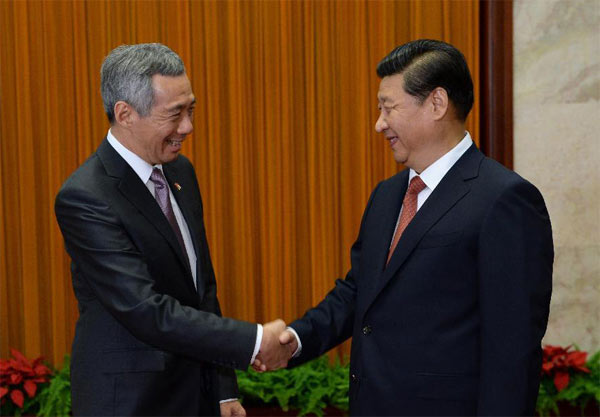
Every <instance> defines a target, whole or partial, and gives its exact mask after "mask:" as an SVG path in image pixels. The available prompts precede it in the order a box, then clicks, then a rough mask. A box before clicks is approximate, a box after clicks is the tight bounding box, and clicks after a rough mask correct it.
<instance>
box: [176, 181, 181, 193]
mask: <svg viewBox="0 0 600 417" xmlns="http://www.w3.org/2000/svg"><path fill="white" fill-rule="evenodd" d="M175 188H177V191H181V185H179V183H178V182H176V183H175Z"/></svg>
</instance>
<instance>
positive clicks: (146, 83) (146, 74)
mask: <svg viewBox="0 0 600 417" xmlns="http://www.w3.org/2000/svg"><path fill="white" fill-rule="evenodd" d="M184 73H185V67H184V66H183V61H182V60H181V58H180V57H179V55H177V54H176V53H175V52H173V51H172V50H171V49H169V48H168V47H167V46H165V45H162V44H160V43H140V44H137V45H121V46H119V47H117V48H115V49H113V50H112V51H111V52H110V53H109V54H108V56H107V57H106V58H104V62H103V63H102V69H101V70H100V92H101V94H102V101H103V102H104V111H105V112H106V115H107V116H108V121H109V122H110V123H111V124H113V123H114V121H115V113H114V108H115V104H116V103H117V101H124V102H126V103H128V104H130V105H131V106H132V107H133V108H134V109H135V111H137V112H138V113H139V115H140V116H142V117H145V116H147V115H148V114H149V113H150V109H151V108H152V104H153V102H154V89H153V88H152V76H153V75H156V74H160V75H167V76H178V75H181V74H184Z"/></svg>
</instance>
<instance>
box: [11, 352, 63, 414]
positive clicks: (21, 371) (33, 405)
mask: <svg viewBox="0 0 600 417" xmlns="http://www.w3.org/2000/svg"><path fill="white" fill-rule="evenodd" d="M10 352H11V356H12V357H11V358H8V359H0V407H2V415H15V416H20V415H23V414H36V413H37V412H38V410H39V404H38V402H37V401H36V400H37V398H36V394H37V393H38V388H39V387H40V386H42V387H44V386H45V385H47V383H48V381H49V379H50V375H51V374H52V371H51V370H50V369H49V368H48V367H47V366H46V365H44V364H43V363H42V357H39V358H37V359H34V360H30V359H27V358H26V357H25V356H24V355H23V354H22V353H21V352H19V351H18V350H16V349H11V350H10Z"/></svg>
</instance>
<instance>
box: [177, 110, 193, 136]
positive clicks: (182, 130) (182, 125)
mask: <svg viewBox="0 0 600 417" xmlns="http://www.w3.org/2000/svg"><path fill="white" fill-rule="evenodd" d="M193 130H194V125H193V123H192V118H191V116H190V115H188V114H186V115H185V116H183V118H182V119H181V122H179V126H178V127H177V134H179V135H189V134H190V133H192V131H193Z"/></svg>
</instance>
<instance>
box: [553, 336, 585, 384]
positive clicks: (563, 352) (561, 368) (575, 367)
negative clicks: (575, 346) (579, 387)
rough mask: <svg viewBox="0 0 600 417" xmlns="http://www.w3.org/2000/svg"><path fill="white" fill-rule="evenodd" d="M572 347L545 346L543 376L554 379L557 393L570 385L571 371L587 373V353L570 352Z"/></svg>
mask: <svg viewBox="0 0 600 417" xmlns="http://www.w3.org/2000/svg"><path fill="white" fill-rule="evenodd" d="M571 348H572V346H567V347H566V348H563V347H560V346H551V345H546V346H544V352H543V362H542V374H545V375H548V376H553V377H554V386H555V387H556V390H557V391H562V390H563V389H564V388H566V387H567V385H569V371H572V372H587V373H589V372H590V370H589V369H588V368H586V367H585V366H584V365H585V361H586V358H587V352H582V351H579V350H575V351H570V349H571Z"/></svg>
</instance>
